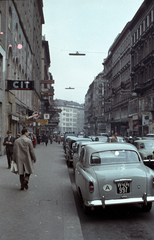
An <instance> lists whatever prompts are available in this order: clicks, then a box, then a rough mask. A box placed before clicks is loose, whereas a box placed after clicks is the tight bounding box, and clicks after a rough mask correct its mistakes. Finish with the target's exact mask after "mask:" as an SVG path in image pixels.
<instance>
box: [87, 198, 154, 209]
mask: <svg viewBox="0 0 154 240" xmlns="http://www.w3.org/2000/svg"><path fill="white" fill-rule="evenodd" d="M147 202H154V196H146V195H143V197H140V198H125V199H110V200H105V199H104V198H102V200H93V201H85V202H84V204H85V205H86V206H88V207H94V206H95V207H97V206H98V207H99V206H102V207H103V208H105V206H107V205H118V204H133V203H145V204H147Z"/></svg>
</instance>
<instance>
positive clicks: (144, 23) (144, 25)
mask: <svg viewBox="0 0 154 240" xmlns="http://www.w3.org/2000/svg"><path fill="white" fill-rule="evenodd" d="M143 32H145V20H144V21H143Z"/></svg>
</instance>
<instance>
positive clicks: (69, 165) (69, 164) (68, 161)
mask: <svg viewBox="0 0 154 240" xmlns="http://www.w3.org/2000/svg"><path fill="white" fill-rule="evenodd" d="M71 165H72V164H71V162H70V158H69V157H68V160H67V166H68V167H71Z"/></svg>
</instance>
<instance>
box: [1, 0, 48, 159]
mask: <svg viewBox="0 0 154 240" xmlns="http://www.w3.org/2000/svg"><path fill="white" fill-rule="evenodd" d="M42 7H43V4H42V0H27V1H18V0H10V1H0V28H1V32H0V33H1V34H0V40H1V41H0V56H1V58H0V61H1V65H0V66H1V70H2V69H3V72H1V76H2V78H1V79H0V84H1V87H0V93H1V94H0V111H2V112H3V114H0V123H2V124H0V139H1V141H0V154H3V150H4V148H3V147H2V143H3V139H4V137H5V134H6V131H7V130H11V131H12V135H13V136H16V134H17V132H20V131H21V129H22V127H23V126H28V125H26V122H25V119H26V116H28V115H31V114H32V113H33V112H34V111H39V110H40V106H41V88H40V86H41V84H40V83H41V54H42V24H43V23H44V17H43V11H42ZM9 80H11V81H16V84H20V81H26V82H30V81H34V88H33V90H29V91H27V90H9V88H8V82H9ZM4 96H5V97H4ZM4 99H5V101H4ZM1 129H3V130H1Z"/></svg>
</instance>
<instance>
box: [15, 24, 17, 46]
mask: <svg viewBox="0 0 154 240" xmlns="http://www.w3.org/2000/svg"><path fill="white" fill-rule="evenodd" d="M15 42H16V43H17V42H18V24H17V23H16V29H15Z"/></svg>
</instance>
